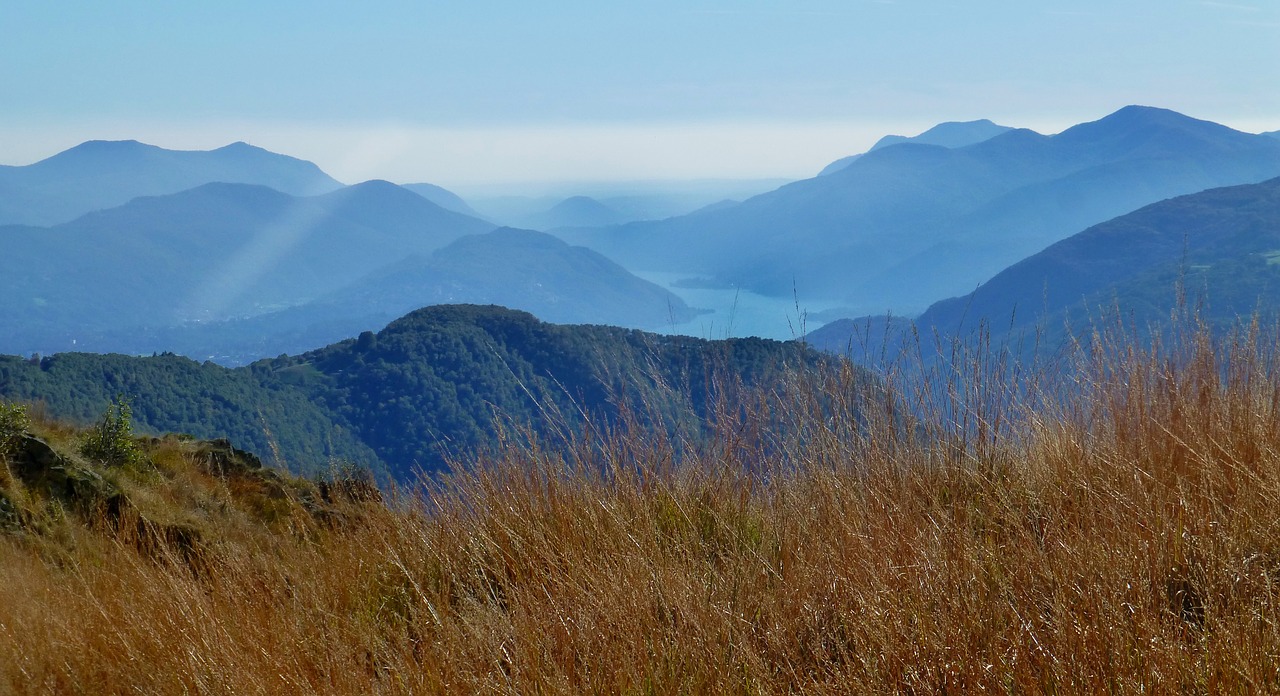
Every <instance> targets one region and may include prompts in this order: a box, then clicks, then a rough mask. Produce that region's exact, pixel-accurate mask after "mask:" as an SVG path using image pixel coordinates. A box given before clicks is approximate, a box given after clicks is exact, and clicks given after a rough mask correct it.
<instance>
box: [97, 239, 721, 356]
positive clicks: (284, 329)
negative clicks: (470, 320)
mask: <svg viewBox="0 0 1280 696" xmlns="http://www.w3.org/2000/svg"><path fill="white" fill-rule="evenodd" d="M459 303H465V304H494V305H501V306H503V307H508V308H511V309H517V310H523V311H527V312H536V313H537V315H538V317H539V318H541V319H544V320H546V321H552V322H558V323H564V324H610V325H614V326H622V327H626V328H640V329H663V328H666V327H669V326H671V325H673V324H679V323H681V322H684V321H688V320H690V319H692V318H693V317H695V316H697V315H698V314H699V310H695V309H691V308H690V307H689V306H688V305H687V304H685V302H684V300H682V299H680V298H679V297H678V296H676V295H674V294H673V293H671V292H670V291H668V290H665V289H663V288H661V287H659V286H658V285H655V284H653V283H650V282H648V281H645V280H642V279H640V278H638V277H636V276H635V275H632V274H631V273H629V272H627V271H626V270H625V269H623V268H622V267H621V266H619V265H617V264H615V263H613V262H612V261H610V260H608V259H606V258H605V257H603V256H601V255H599V254H597V253H595V252H594V251H591V250H590V249H586V248H583V247H571V246H569V245H568V244H565V243H564V242H562V241H560V240H559V239H557V238H555V237H552V236H550V235H548V234H544V233H542V232H535V231H532V230H516V229H511V228H500V229H497V230H494V231H492V232H487V233H484V234H473V235H467V236H464V237H460V238H459V239H457V240H455V241H454V242H453V243H451V244H449V245H448V246H446V247H444V248H441V249H439V250H437V251H435V252H433V253H431V254H429V255H425V256H424V255H413V256H410V257H407V258H404V259H402V260H400V261H397V262H395V263H392V264H390V265H388V266H385V267H383V268H379V269H377V270H375V271H373V272H371V273H369V274H368V275H366V276H364V277H362V278H360V279H358V280H356V281H355V282H353V283H351V284H349V285H346V286H344V287H342V288H340V289H338V290H335V291H333V292H330V293H327V294H325V295H323V296H321V297H319V298H317V299H315V300H313V301H310V302H306V303H303V304H300V305H297V306H293V307H289V308H287V309H282V310H279V311H274V312H269V313H266V314H261V315H258V316H253V317H247V318H243V319H236V320H230V321H221V322H201V323H187V324H182V325H176V326H164V327H147V328H144V329H141V330H138V329H134V330H129V331H104V332H99V333H97V334H94V335H92V336H91V338H90V339H89V344H90V345H93V346H95V349H96V350H99V351H102V350H107V351H113V352H121V353H128V354H135V355H136V354H143V353H148V352H152V351H154V350H157V349H158V348H157V347H162V349H163V350H169V351H174V352H177V353H181V354H183V355H188V356H192V357H199V358H202V359H209V360H213V361H215V362H218V363H220V364H223V365H229V366H236V365H244V364H247V363H250V362H253V361H254V360H257V359H259V358H263V357H269V356H274V355H280V354H281V353H299V352H302V351H306V350H310V349H312V348H315V347H317V346H322V345H325V344H327V343H332V342H335V341H338V340H341V339H342V338H345V337H347V336H352V335H354V334H356V333H359V332H361V331H364V330H366V329H370V328H377V327H381V326H384V325H386V324H387V323H388V322H389V321H391V320H393V319H395V318H396V317H398V316H400V315H402V314H405V313H407V312H409V311H411V310H414V309H417V308H419V307H425V306H429V305H438V304H459ZM81 343H82V344H83V343H86V340H85V339H81Z"/></svg>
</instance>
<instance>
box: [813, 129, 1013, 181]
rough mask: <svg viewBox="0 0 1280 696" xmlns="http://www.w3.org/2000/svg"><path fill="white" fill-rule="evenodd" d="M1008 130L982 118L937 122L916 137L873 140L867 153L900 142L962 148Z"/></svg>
mask: <svg viewBox="0 0 1280 696" xmlns="http://www.w3.org/2000/svg"><path fill="white" fill-rule="evenodd" d="M1011 130H1013V128H1011V127H1009V126H1001V125H999V124H996V123H992V122H991V121H989V120H987V119H985V118H984V119H981V120H978V121H947V122H946V123H939V124H938V125H936V126H934V127H933V128H930V129H929V130H927V131H925V132H923V133H921V134H920V135H913V136H905V135H886V136H884V137H883V138H881V139H879V140H877V141H876V144H875V145H872V146H871V149H870V150H867V152H875V151H876V150H879V149H881V148H885V147H889V146H890V145H901V144H902V143H916V144H918V145H939V146H941V147H947V148H956V147H965V146H966V145H973V144H975V143H980V142H983V141H985V140H990V139H992V138H994V137H996V136H997V135H1000V134H1001V133H1007V132H1009V131H1011ZM859 157H862V155H860V154H859V155H850V156H848V157H841V158H840V159H838V160H836V161H834V162H832V163H831V164H828V165H827V166H825V167H823V168H822V171H820V172H818V176H827V175H828V174H834V173H836V172H838V171H840V170H841V169H844V168H845V167H847V166H849V165H850V164H852V163H853V162H854V161H855V160H857V159H858V158H859Z"/></svg>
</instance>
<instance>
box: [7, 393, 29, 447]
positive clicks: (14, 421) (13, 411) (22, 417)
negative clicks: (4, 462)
mask: <svg viewBox="0 0 1280 696" xmlns="http://www.w3.org/2000/svg"><path fill="white" fill-rule="evenodd" d="M30 426H31V419H30V418H29V417H28V416H27V408H26V407H25V406H19V405H18V404H6V403H0V457H7V456H8V455H10V454H12V453H13V448H14V447H16V446H17V445H18V439H19V438H21V437H22V436H23V435H24V434H25V433H26V432H27V428H29V427H30Z"/></svg>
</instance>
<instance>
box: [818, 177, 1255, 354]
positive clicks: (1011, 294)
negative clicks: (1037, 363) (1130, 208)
mask: <svg viewBox="0 0 1280 696" xmlns="http://www.w3.org/2000/svg"><path fill="white" fill-rule="evenodd" d="M1277 261H1280V178H1276V179H1272V180H1269V181H1266V182H1263V183H1261V184H1250V185H1241V186H1231V187H1224V188H1217V189H1211V190H1208V191H1203V192H1200V193H1195V194H1190V195H1186V196H1180V197H1177V198H1173V199H1170V200H1166V201H1161V202H1159V203H1155V204H1152V205H1149V206H1146V207H1144V208H1141V209H1139V210H1137V211H1134V212H1132V213H1129V214H1127V215H1123V216H1120V217H1118V218H1115V219H1113V220H1110V221H1107V222H1104V223H1102V224H1099V225H1095V226H1093V227H1090V228H1089V229H1086V230H1084V231H1083V232H1080V233H1078V234H1075V235H1072V236H1071V237H1068V238H1067V239H1064V240H1062V241H1060V242H1058V243H1056V244H1053V245H1052V246H1050V247H1048V248H1047V249H1045V250H1043V251H1041V252H1039V253H1037V254H1034V255H1032V256H1030V257H1028V258H1026V259H1023V260H1021V261H1019V262H1017V263H1015V264H1013V265H1011V266H1009V267H1008V268H1006V269H1004V270H1003V271H1001V272H1000V273H998V274H996V275H995V276H994V277H993V278H991V279H990V280H989V281H987V282H986V283H983V284H982V285H981V286H979V287H978V288H977V289H976V290H975V291H974V292H972V293H971V294H969V295H966V296H962V297H955V298H951V299H947V300H943V301H940V302H937V303H935V304H933V305H932V306H930V307H929V309H928V310H927V311H925V312H924V313H923V314H922V315H920V316H919V317H918V318H917V320H916V325H917V327H918V329H919V331H920V333H921V334H922V335H926V336H929V335H933V333H934V332H935V331H936V332H938V334H939V335H942V336H958V337H963V336H966V335H968V334H969V333H970V332H972V331H974V330H975V329H977V328H978V327H979V326H981V325H983V324H985V325H986V326H987V328H988V330H990V331H991V332H992V333H993V334H994V335H995V336H996V338H997V340H1000V337H1001V336H1003V335H1005V334H1007V333H1010V332H1012V333H1015V334H1017V333H1032V331H1031V329H1032V328H1033V327H1035V326H1037V325H1038V326H1039V329H1040V338H1041V340H1042V341H1043V342H1044V343H1045V344H1046V345H1047V346H1048V347H1050V348H1052V347H1055V346H1056V345H1057V344H1058V343H1059V342H1060V340H1061V338H1062V337H1063V335H1064V332H1065V331H1067V330H1074V331H1081V330H1084V329H1085V328H1087V322H1088V321H1089V320H1090V319H1091V318H1092V319H1096V318H1097V317H1099V316H1102V315H1104V314H1105V313H1107V312H1108V311H1109V310H1114V309H1116V308H1118V309H1119V311H1120V312H1121V315H1122V316H1123V317H1125V318H1126V319H1127V320H1128V321H1131V322H1134V323H1136V324H1137V325H1138V326H1139V327H1145V326H1154V327H1159V326H1161V325H1167V324H1168V322H1169V317H1170V310H1171V308H1173V307H1174V306H1175V305H1176V303H1177V301H1178V292H1179V286H1181V290H1182V292H1184V293H1185V296H1186V298H1187V301H1188V302H1189V304H1191V305H1192V306H1198V307H1199V311H1200V313H1201V316H1202V317H1203V318H1205V319H1206V320H1207V321H1210V322H1211V323H1214V324H1216V325H1219V326H1223V325H1227V324H1230V323H1231V322H1233V321H1235V320H1236V319H1237V318H1239V317H1242V316H1246V317H1247V316H1248V315H1249V314H1251V313H1252V312H1253V311H1255V310H1257V309H1260V308H1262V309H1266V308H1270V310H1271V311H1273V312H1274V308H1275V307H1277V306H1280V265H1277ZM868 326H875V327H880V326H882V324H881V322H880V320H879V319H870V320H868V319H861V320H849V319H846V320H840V321H838V322H833V323H831V324H828V325H827V326H824V327H822V328H820V329H818V330H817V331H814V332H813V333H812V334H810V336H809V339H810V340H811V342H812V343H813V344H814V345H816V346H819V347H823V348H828V349H833V348H834V349H836V350H843V349H844V348H845V347H847V346H848V344H849V343H850V337H851V336H853V335H860V334H862V333H864V332H866V329H867V327H868ZM877 333H879V328H876V329H873V330H872V331H871V332H870V334H871V335H873V336H874V335H876V334H877ZM855 343H856V341H855Z"/></svg>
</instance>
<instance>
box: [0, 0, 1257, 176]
mask: <svg viewBox="0 0 1280 696" xmlns="http://www.w3.org/2000/svg"><path fill="white" fill-rule="evenodd" d="M0 32H3V34H2V35H0V36H3V41H0V95H2V100H0V163H7V164H25V163H27V162H30V161H34V160H36V159H40V158H42V157H44V156H48V155H50V154H53V153H54V152H56V151H58V150H61V149H65V148H66V147H69V146H71V145H74V144H75V143H77V142H79V141H82V140H85V139H89V138H137V139H139V140H144V141H147V142H152V143H155V144H158V145H162V146H165V147H175V148H199V149H203V148H208V147H216V146H218V145H222V144H225V143H226V142H230V141H232V140H246V141H249V142H252V143H254V144H257V145H261V146H263V147H267V148H269V149H273V150H277V151H283V152H287V153H289V154H294V155H297V156H301V157H306V158H308V159H312V160H314V161H316V162H317V163H318V164H320V165H321V166H322V167H324V168H326V169H327V170H329V171H330V172H331V173H333V174H334V175H335V176H337V177H338V178H340V179H343V180H346V181H355V180H359V179H364V178H369V177H383V178H389V179H392V180H397V181H434V182H437V183H441V184H445V185H456V186H466V185H468V184H479V183H485V182H502V181H538V180H564V179H578V180H591V179H662V178H692V177H800V176H807V175H811V174H812V173H813V172H816V171H817V169H819V168H821V166H822V165H823V164H825V163H826V162H828V161H830V160H832V159H835V158H836V157H839V156H841V155H846V154H851V153H853V152H858V151H861V150H864V149H866V147H867V146H869V145H870V144H871V143H872V142H874V140H875V139H876V138H877V137H879V136H880V135H883V134H885V133H888V132H897V133H904V134H911V133H914V132H919V131H920V130H923V129H924V128H927V127H928V126H930V125H932V124H934V123H936V122H939V121H944V120H966V119H974V118H991V119H993V120H996V121H998V122H1001V123H1005V124H1008V125H1014V126H1027V127H1032V128H1036V129H1037V130H1041V131H1045V132H1053V131H1055V130H1057V129H1060V128H1062V127H1065V126H1067V125H1070V124H1072V123H1075V122H1078V121H1082V120H1092V119H1095V118H1099V117H1101V116H1103V115H1105V114H1106V113H1109V112H1111V111H1113V110H1115V109H1117V108H1119V107H1121V106H1124V105H1125V104H1130V103H1140V104H1148V105H1153V106H1164V107H1168V108H1173V109H1176V110H1179V111H1182V112H1184V113H1187V114H1189V115H1192V116H1197V117H1200V118H1208V119H1212V120H1217V121H1221V122H1224V123H1227V124H1228V125H1233V126H1235V127H1238V128H1242V129H1245V130H1264V129H1265V130H1271V129H1280V3H1278V2H1275V1H1274V0H1265V2H1264V1H1263V0H1231V1H1224V2H1216V1H1210V0H1159V1H1157V0H1135V1H1129V2H1126V1H1124V0H1111V1H1110V2H1104V1H1100V0H1075V1H1074V2H1035V1H1031V0H972V1H969V2H930V1H926V0H918V1H912V0H897V1H890V0H880V1H870V0H845V1H844V2H835V1H830V0H792V1H790V2H783V1H778V0H754V1H741V0H740V1H738V2H727V1H708V0H682V1H680V2H674V1H670V0H649V1H647V2H601V1H600V0H597V1H595V2H580V1H576V0H575V1H572V2H554V3H530V2H497V1H493V0H472V1H470V2H449V3H444V2H366V3H359V4H356V3H349V2H341V3H339V2H306V3H303V2H271V3H263V2H240V1H234V0H222V1H220V2H216V3H180V4H179V3H145V2H129V1H116V2H110V3H102V2H60V3H49V2H33V1H29V0H6V1H5V2H4V3H3V4H0Z"/></svg>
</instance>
